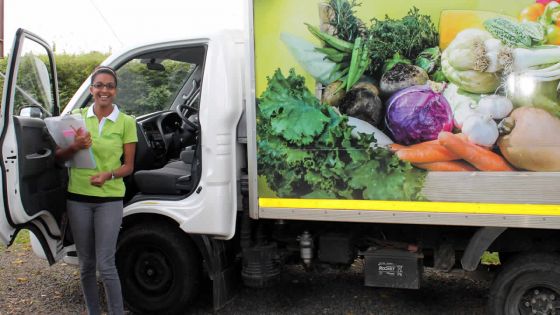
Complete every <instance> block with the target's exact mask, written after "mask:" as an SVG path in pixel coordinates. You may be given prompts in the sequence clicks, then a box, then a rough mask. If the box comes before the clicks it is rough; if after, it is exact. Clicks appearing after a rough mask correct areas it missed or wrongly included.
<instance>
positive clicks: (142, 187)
mask: <svg viewBox="0 0 560 315" xmlns="http://www.w3.org/2000/svg"><path fill="white" fill-rule="evenodd" d="M194 147H195V146H190V147H187V148H186V149H185V150H183V151H182V152H181V155H180V160H179V161H173V162H169V163H167V164H166V165H165V166H164V167H162V168H158V169H153V170H141V171H138V172H136V173H134V181H135V182H136V186H138V190H139V191H140V192H141V193H142V194H148V195H180V194H185V193H188V192H190V190H192V189H193V186H194V184H195V183H194V180H193V176H192V172H193V165H194V164H193V163H194V158H195V150H194Z"/></svg>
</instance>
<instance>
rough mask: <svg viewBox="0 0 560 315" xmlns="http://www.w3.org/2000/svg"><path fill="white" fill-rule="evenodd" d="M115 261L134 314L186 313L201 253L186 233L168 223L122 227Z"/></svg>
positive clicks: (196, 284) (195, 287)
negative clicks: (124, 228)
mask: <svg viewBox="0 0 560 315" xmlns="http://www.w3.org/2000/svg"><path fill="white" fill-rule="evenodd" d="M116 264H117V269H118V271H119V277H120V280H121V284H122V291H123V297H124V301H125V303H126V305H127V306H128V308H129V309H130V310H131V311H132V312H134V314H178V313H185V310H186V309H187V308H188V307H189V304H190V303H191V301H192V300H193V299H194V297H195V296H196V294H197V293H198V288H199V282H200V277H201V270H202V268H201V258H200V254H199V252H198V250H197V249H196V247H195V245H194V243H193V242H192V241H191V240H190V239H189V238H188V237H187V236H186V235H185V233H183V232H182V231H180V230H179V229H177V228H175V227H172V226H171V225H169V224H164V223H162V224H152V225H150V226H148V225H139V226H134V227H132V228H130V229H127V230H124V231H123V232H122V234H121V236H120V238H119V242H118V245H117V254H116Z"/></svg>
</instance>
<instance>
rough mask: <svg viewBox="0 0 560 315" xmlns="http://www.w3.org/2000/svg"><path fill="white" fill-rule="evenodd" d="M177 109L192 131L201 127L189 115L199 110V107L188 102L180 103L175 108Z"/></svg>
mask: <svg viewBox="0 0 560 315" xmlns="http://www.w3.org/2000/svg"><path fill="white" fill-rule="evenodd" d="M175 111H176V112H177V114H178V115H179V117H181V120H183V122H185V124H186V125H187V127H188V128H189V129H190V130H191V131H197V130H198V129H199V128H200V126H199V125H198V124H197V123H194V122H192V121H190V120H189V117H190V116H191V115H192V114H194V113H196V112H198V108H196V107H193V106H190V105H188V104H179V105H177V107H176V108H175Z"/></svg>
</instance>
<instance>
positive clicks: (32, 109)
mask: <svg viewBox="0 0 560 315" xmlns="http://www.w3.org/2000/svg"><path fill="white" fill-rule="evenodd" d="M19 116H23V117H32V118H41V119H43V118H45V114H44V113H43V111H42V110H41V108H39V107H36V106H28V107H23V108H22V109H21V110H20V111H19Z"/></svg>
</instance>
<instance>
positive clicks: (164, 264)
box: [0, 29, 246, 311]
mask: <svg viewBox="0 0 560 315" xmlns="http://www.w3.org/2000/svg"><path fill="white" fill-rule="evenodd" d="M245 44H246V43H245V42H244V39H243V38H242V37H241V34H240V33H239V32H236V31H229V32H228V31H224V32H221V33H217V34H212V35H208V36H200V37H195V38H192V39H189V40H170V41H162V42H158V43H152V44H146V45H142V46H138V47H134V48H130V49H125V50H124V52H123V53H117V54H114V55H113V56H111V57H109V58H108V59H107V60H106V61H104V62H103V65H106V66H111V67H113V68H114V69H115V70H116V72H117V76H118V78H119V87H118V96H117V99H116V104H117V105H118V106H119V109H120V110H121V111H123V112H125V113H127V114H130V115H133V116H134V117H135V119H136V123H137V133H138V143H137V149H136V156H135V169H134V174H133V175H131V176H129V177H127V178H126V179H125V184H126V196H125V200H124V202H125V209H124V221H123V222H124V223H123V232H124V231H125V230H128V232H126V233H121V238H120V241H119V254H118V258H117V260H118V264H119V270H121V273H123V277H122V279H123V280H122V281H123V286H124V287H125V290H124V291H125V292H128V293H125V294H127V295H128V296H130V299H140V300H145V301H147V302H149V303H147V304H149V305H153V306H154V307H157V305H160V306H161V305H166V306H169V305H171V304H172V303H175V302H176V300H177V299H179V300H181V299H182V300H184V301H186V300H190V299H191V298H192V296H191V295H192V292H194V288H191V291H192V292H191V293H189V289H188V288H187V287H183V286H177V285H175V286H172V284H173V283H174V278H173V276H172V275H173V273H174V274H184V273H186V274H187V275H188V274H189V272H192V273H193V274H197V272H195V271H199V270H198V268H200V267H201V261H200V258H199V256H200V254H199V251H198V249H197V248H196V247H197V246H199V245H200V246H204V244H203V243H204V242H203V240H197V242H198V245H197V244H195V242H194V241H193V240H192V239H191V238H189V237H187V235H188V234H191V233H193V234H197V235H208V236H210V235H211V236H212V237H215V238H220V239H230V238H232V237H233V235H234V233H235V225H236V214H237V211H238V209H237V205H238V201H237V197H238V196H237V191H238V190H237V186H238V178H239V176H240V173H241V169H242V168H243V167H244V166H245V164H246V162H245V160H244V158H243V145H242V144H240V143H239V141H238V124H239V123H240V119H241V116H242V112H243V97H244V95H243V93H244V91H243V81H244V78H243V75H244V74H245V73H246V72H245V71H243V64H244V62H245V61H244V60H243V57H244V55H243V49H244V45H245ZM55 62H56V61H55V58H54V55H53V53H52V51H51V49H50V47H49V45H48V44H47V43H46V41H44V40H42V39H41V38H40V37H38V36H37V35H35V34H33V33H30V32H28V31H26V30H23V29H20V30H18V32H17V35H16V40H15V43H14V47H13V51H12V54H10V60H9V66H8V69H7V74H6V79H5V85H4V95H3V103H2V111H3V112H2V121H1V122H0V130H1V131H0V132H1V142H2V153H1V155H2V160H3V161H4V163H2V181H1V183H2V184H1V188H2V191H3V196H4V198H3V202H4V203H3V207H2V208H3V209H2V214H1V215H0V224H1V225H0V239H1V240H2V241H3V243H6V244H10V243H11V242H13V240H14V239H15V236H16V235H17V232H19V231H20V230H22V229H27V230H30V231H31V232H32V233H33V236H34V242H33V243H34V245H40V247H41V248H42V251H44V257H45V258H47V260H48V261H49V263H50V264H53V263H55V262H56V261H58V260H60V259H62V258H64V257H68V255H70V256H72V255H75V252H74V249H73V246H72V245H73V242H72V237H71V232H70V230H69V227H68V225H67V220H66V216H65V190H66V184H67V180H68V173H67V170H66V168H65V167H64V165H62V164H61V163H59V162H57V161H56V160H55V157H54V153H55V151H56V144H55V143H54V141H53V140H52V138H51V137H50V136H49V134H48V131H47V128H46V126H45V121H44V120H45V119H48V118H49V117H54V116H59V115H66V114H69V113H71V112H72V111H74V110H76V109H80V108H84V107H87V106H90V105H91V104H92V102H93V98H92V96H91V95H90V93H89V85H90V78H88V79H87V80H86V81H85V82H84V83H83V84H82V86H81V87H80V88H79V90H78V91H77V92H76V94H75V95H74V97H73V98H72V99H71V100H70V102H69V104H65V106H64V105H63V104H59V102H58V99H59V98H58V87H57V74H56V64H55ZM243 134H244V132H242V135H241V137H242V136H243ZM207 242H209V241H207ZM34 247H37V246H34ZM177 248H181V250H177ZM185 249H186V250H185ZM35 250H36V251H38V252H40V251H41V250H37V248H35ZM172 253H174V254H173V255H178V256H170V255H172ZM195 258H198V259H195ZM194 284H195V282H194V281H190V283H189V286H188V287H192V286H193V285H194ZM128 286H133V287H134V288H133V289H130V290H128V289H126V287H128ZM158 292H159V294H158ZM170 292H171V293H172V292H175V293H174V294H173V293H172V294H169V293H170ZM162 299H163V300H162ZM180 304H181V303H180ZM144 311H149V310H144Z"/></svg>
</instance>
